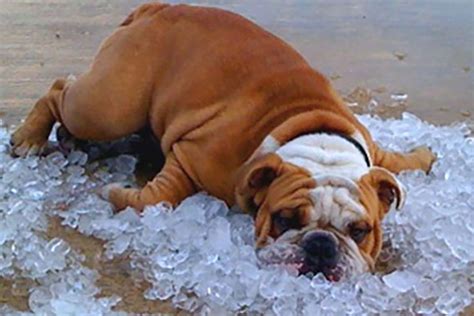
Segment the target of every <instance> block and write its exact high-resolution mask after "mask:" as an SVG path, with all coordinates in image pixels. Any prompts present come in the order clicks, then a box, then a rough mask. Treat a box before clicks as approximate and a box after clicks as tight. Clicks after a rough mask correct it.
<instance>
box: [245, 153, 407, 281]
mask: <svg viewBox="0 0 474 316" xmlns="http://www.w3.org/2000/svg"><path fill="white" fill-rule="evenodd" d="M239 179H240V180H239V181H240V182H239V184H238V185H237V187H236V199H237V203H238V204H239V206H240V207H241V208H242V209H243V210H245V211H247V212H249V213H251V214H254V216H255V225H256V238H257V246H258V247H264V246H265V245H267V244H268V241H269V240H271V239H272V238H273V239H274V240H277V241H278V242H280V241H283V242H288V243H291V244H293V246H294V247H292V249H295V250H294V251H295V252H298V253H299V254H295V256H293V258H294V259H293V260H294V261H295V262H290V263H289V262H285V263H286V264H293V265H295V266H296V267H297V268H298V271H299V272H300V274H307V273H313V274H315V273H319V272H322V273H323V274H324V275H325V276H326V278H327V279H329V280H334V281H336V280H339V279H340V278H341V277H342V276H343V275H354V274H358V273H362V272H365V271H371V270H372V269H373V267H374V262H375V260H376V259H377V256H378V255H379V253H380V250H381V246H382V230H381V221H382V219H383V217H384V216H385V214H386V213H387V212H388V211H389V209H390V206H391V204H392V203H393V202H394V201H396V206H397V208H399V207H401V206H402V204H403V201H404V189H403V187H402V186H401V184H400V183H399V182H398V181H397V180H396V178H395V177H394V176H393V175H392V174H391V173H390V172H388V171H387V170H385V169H382V168H378V167H373V168H370V169H369V172H368V173H367V174H365V175H363V176H362V177H361V178H360V179H359V181H358V182H353V181H351V180H348V179H345V178H341V177H331V176H324V177H317V176H314V175H311V174H310V173H309V172H308V171H307V170H305V169H304V168H301V167H298V166H295V165H292V164H291V163H288V162H284V161H283V160H282V159H281V158H280V157H279V156H278V155H276V154H274V153H270V154H266V155H265V156H263V157H261V158H258V159H256V160H254V161H252V162H251V163H249V164H248V165H247V166H246V167H245V168H244V170H243V171H242V174H241V176H240V177H239Z"/></svg>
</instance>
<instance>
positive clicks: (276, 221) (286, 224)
mask: <svg viewBox="0 0 474 316" xmlns="http://www.w3.org/2000/svg"><path fill="white" fill-rule="evenodd" d="M273 225H275V228H276V229H277V231H278V232H279V233H280V234H282V233H284V232H286V231H287V230H290V229H296V228H299V227H300V222H299V220H298V218H297V217H296V216H292V217H285V216H282V215H280V214H275V215H273Z"/></svg>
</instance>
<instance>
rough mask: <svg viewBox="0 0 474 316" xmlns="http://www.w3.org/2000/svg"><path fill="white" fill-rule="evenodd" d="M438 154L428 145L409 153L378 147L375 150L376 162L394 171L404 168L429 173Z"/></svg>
mask: <svg viewBox="0 0 474 316" xmlns="http://www.w3.org/2000/svg"><path fill="white" fill-rule="evenodd" d="M435 160H436V156H435V155H434V154H433V152H431V150H430V149H429V148H428V147H418V148H415V149H413V150H412V151H411V152H409V153H406V154H404V153H398V152H389V151H385V150H383V149H380V148H378V147H376V148H375V151H374V164H375V165H376V166H380V167H383V168H385V169H387V170H389V171H391V172H393V173H400V172H401V171H404V170H423V171H424V172H426V173H428V172H429V171H430V169H431V166H432V165H433V162H434V161H435Z"/></svg>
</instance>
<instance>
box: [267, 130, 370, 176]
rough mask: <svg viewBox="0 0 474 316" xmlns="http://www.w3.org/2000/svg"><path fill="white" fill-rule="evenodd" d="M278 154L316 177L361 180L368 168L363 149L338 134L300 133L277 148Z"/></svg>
mask: <svg viewBox="0 0 474 316" xmlns="http://www.w3.org/2000/svg"><path fill="white" fill-rule="evenodd" d="M362 146H363V145H362ZM276 153H277V154H278V155H279V156H280V157H281V158H282V159H283V160H284V161H286V162H289V163H292V164H294V165H297V166H300V167H303V168H305V169H306V170H308V171H309V172H310V173H311V174H312V175H315V176H325V175H330V176H339V177H343V178H349V179H351V180H352V181H358V180H359V179H360V177H361V176H362V175H364V174H366V173H367V172H368V170H369V167H368V166H367V163H366V162H365V158H364V155H363V154H362V153H361V152H360V150H359V149H358V148H357V147H356V146H354V144H352V143H351V142H349V141H348V140H347V139H345V138H343V137H340V136H337V135H331V134H310V135H305V136H301V137H298V138H295V139H293V140H292V141H290V142H288V143H286V144H284V145H283V146H281V147H280V148H278V149H277V150H276Z"/></svg>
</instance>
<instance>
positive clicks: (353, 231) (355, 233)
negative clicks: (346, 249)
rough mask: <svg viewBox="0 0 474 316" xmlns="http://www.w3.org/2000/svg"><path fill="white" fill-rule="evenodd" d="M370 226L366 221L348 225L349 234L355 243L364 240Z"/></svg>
mask: <svg viewBox="0 0 474 316" xmlns="http://www.w3.org/2000/svg"><path fill="white" fill-rule="evenodd" d="M371 230H372V228H371V227H370V225H368V224H367V223H363V224H354V225H350V226H349V235H350V236H351V238H352V239H353V240H354V241H355V242H356V243H357V244H359V243H361V242H362V241H364V239H365V237H367V235H368V234H369V233H370V231H371Z"/></svg>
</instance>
